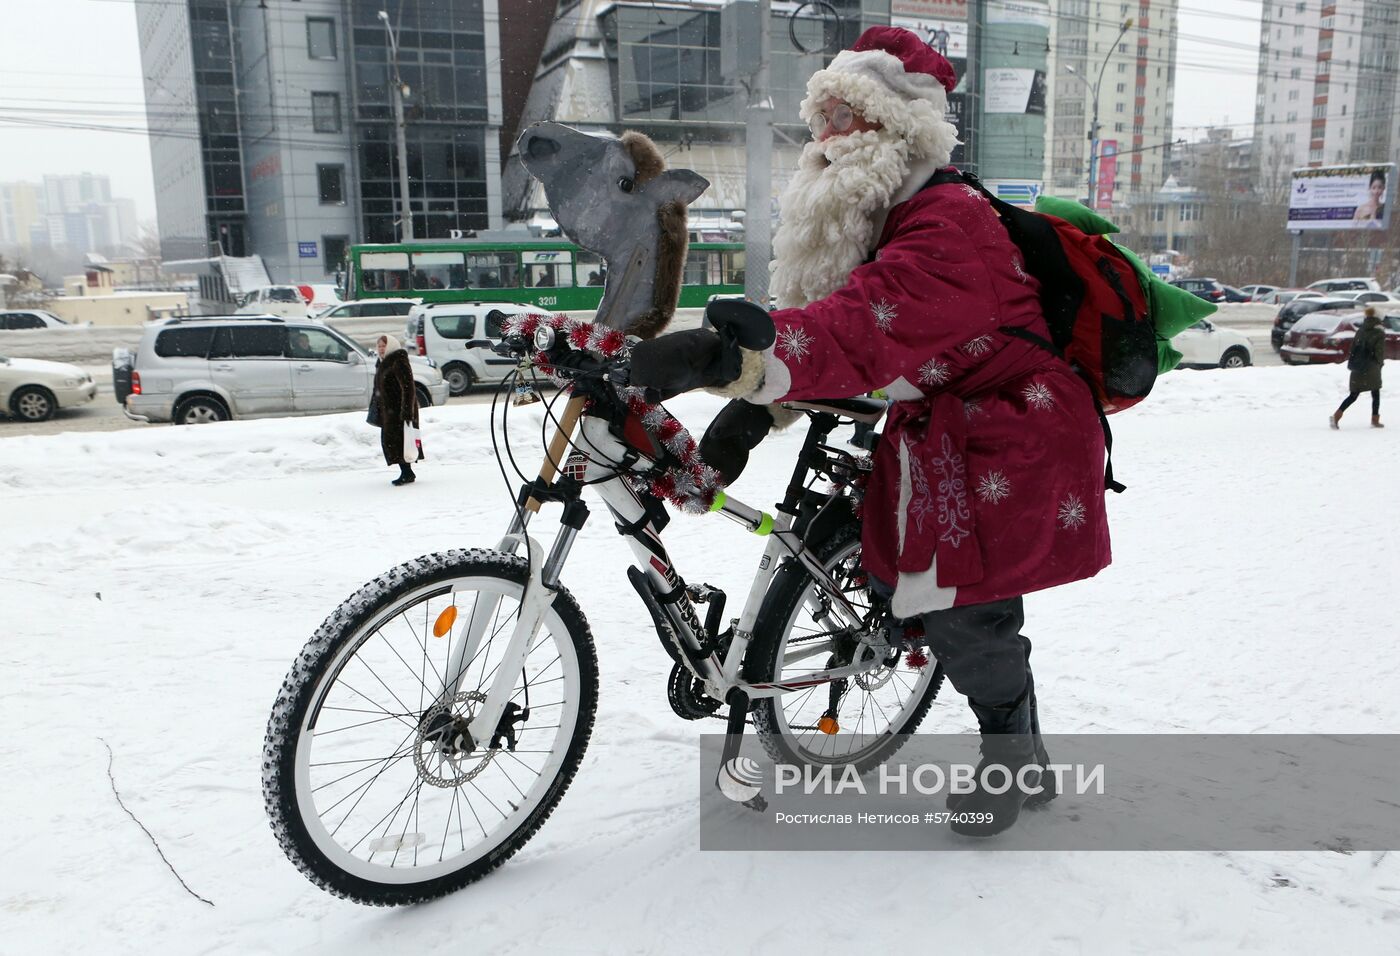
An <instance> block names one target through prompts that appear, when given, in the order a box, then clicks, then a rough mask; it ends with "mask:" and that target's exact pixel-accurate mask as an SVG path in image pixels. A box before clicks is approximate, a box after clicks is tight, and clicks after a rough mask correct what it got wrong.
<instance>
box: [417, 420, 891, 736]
mask: <svg viewBox="0 0 1400 956" xmlns="http://www.w3.org/2000/svg"><path fill="white" fill-rule="evenodd" d="M575 403H578V404H577V405H576V404H575ZM581 411H582V399H579V398H575V399H573V400H572V401H571V402H570V403H569V406H568V408H567V409H566V411H565V413H564V415H563V417H562V419H561V421H560V424H559V430H558V432H557V433H556V435H555V439H554V441H552V442H551V443H550V448H549V459H548V460H547V461H546V463H545V467H544V468H543V469H542V470H541V477H542V478H543V479H544V480H545V481H546V482H549V481H551V480H552V478H553V475H554V473H555V471H557V469H558V466H559V464H560V462H561V460H562V459H563V458H564V457H565V453H566V451H567V449H568V447H569V444H570V438H571V435H572V431H573V426H574V424H575V422H577V421H578V420H579V419H580V417H581V420H582V428H581V441H580V442H579V444H578V447H580V448H581V450H582V451H583V453H584V454H586V456H587V458H588V461H587V465H586V469H585V471H584V480H585V481H586V482H596V484H591V485H589V487H591V488H593V489H594V490H595V491H596V492H597V493H598V496H599V497H600V498H602V500H603V503H604V504H605V505H607V507H608V510H609V511H610V512H611V513H612V516H613V518H614V519H615V520H616V522H617V523H618V524H619V526H637V525H638V524H639V523H640V528H639V529H638V530H637V532H636V533H631V534H628V533H625V532H624V535H625V536H626V538H627V541H628V544H629V545H630V546H631V548H632V553H633V554H634V555H635V557H636V559H637V566H638V567H640V568H641V569H642V571H643V573H644V574H645V575H646V578H647V582H648V584H649V585H650V586H651V587H652V591H653V594H654V595H656V596H658V597H660V596H661V595H666V596H667V600H666V602H665V603H662V604H661V605H660V606H661V609H662V613H663V614H664V615H665V616H666V619H667V623H669V624H670V626H671V630H672V632H673V633H674V634H675V635H676V638H677V640H679V641H680V642H681V643H682V645H683V647H684V651H683V652H682V653H681V660H683V661H685V662H686V663H687V666H689V667H690V669H691V670H692V671H693V672H694V674H695V676H696V677H698V678H699V679H701V680H702V681H704V683H705V692H706V694H708V695H709V696H711V697H713V698H714V699H715V700H722V701H724V700H728V699H729V695H730V693H731V691H733V690H734V689H736V688H737V689H739V690H741V691H742V692H743V693H744V694H745V695H747V697H748V698H749V699H752V698H757V697H776V696H779V695H781V694H786V693H789V692H791V691H795V690H802V689H804V688H808V687H811V686H813V685H816V684H825V683H830V682H831V681H834V680H839V679H841V678H844V677H852V676H855V675H857V674H860V673H864V672H865V671H868V670H870V668H871V667H872V662H871V661H870V660H869V659H866V660H858V659H856V658H853V661H856V662H854V663H852V664H849V665H846V666H842V667H836V668H830V669H827V670H823V671H817V672H815V673H811V674H807V675H804V676H803V677H802V679H800V680H793V681H779V682H773V683H748V682H745V681H743V680H741V679H740V677H739V673H740V669H741V667H742V665H743V661H744V655H745V654H746V652H747V651H748V647H749V642H750V641H751V640H752V638H753V630H754V626H755V624H756V623H757V621H758V616H759V612H760V611H761V609H762V607H763V601H764V597H765V596H766V595H767V593H768V588H769V585H770V584H771V583H772V581H773V577H774V575H775V574H776V573H777V571H778V567H779V565H780V563H781V561H782V560H783V559H784V558H788V557H790V558H792V559H794V560H797V561H800V562H801V563H802V564H803V566H804V567H805V568H806V569H807V571H808V573H809V574H811V576H812V579H813V581H814V582H815V584H816V586H815V587H814V588H812V589H809V591H808V593H807V594H806V595H805V596H804V600H805V601H806V602H807V603H808V606H809V607H810V608H811V609H812V611H813V612H814V615H816V616H818V620H819V622H820V623H822V624H823V626H825V627H827V629H828V630H832V631H834V630H837V629H849V630H851V631H853V632H854V633H856V634H857V635H860V636H861V638H862V640H863V641H870V640H871V635H868V634H865V633H864V623H863V622H862V620H861V615H860V612H859V611H857V610H856V608H855V607H853V606H852V605H851V604H850V602H849V601H847V600H846V598H845V596H844V595H843V594H842V593H841V590H840V588H839V587H838V586H837V585H836V584H835V582H833V581H832V579H831V576H830V575H829V574H828V573H827V571H826V569H825V568H823V567H822V566H821V564H820V562H819V561H818V560H817V559H816V557H815V556H814V555H813V554H812V553H810V552H809V551H808V550H807V549H806V548H805V547H804V546H803V544H802V542H801V541H800V540H798V538H797V536H796V535H795V534H794V533H793V532H792V531H791V527H792V517H791V516H790V515H787V514H783V513H779V514H778V515H777V516H776V517H770V516H768V515H765V514H763V513H762V512H760V511H758V510H757V509H754V508H751V507H749V506H748V505H745V504H744V503H742V502H740V501H737V500H735V499H733V498H730V497H728V496H722V497H721V498H720V499H719V503H718V504H717V506H716V508H715V509H714V510H715V511H717V512H718V513H720V514H722V515H724V516H725V517H728V518H730V519H731V520H733V521H735V522H737V523H738V524H740V525H742V526H744V527H745V528H746V529H748V530H749V531H751V532H754V533H756V534H765V535H766V537H767V538H768V542H767V545H766V547H765V548H764V550H763V556H762V557H761V558H760V559H759V563H758V570H757V572H756V573H755V575H754V579H753V583H752V584H751V585H750V587H749V593H748V597H747V599H746V600H745V602H744V608H743V611H742V612H741V614H740V615H739V617H738V618H737V619H736V620H735V622H734V630H733V639H732V640H731V641H730V644H729V647H728V649H727V650H726V652H725V654H724V656H723V658H722V659H721V658H720V656H719V655H718V654H717V653H716V652H714V651H713V650H712V651H709V652H708V654H705V653H704V652H703V651H702V648H703V647H704V646H705V645H706V644H707V643H708V641H707V637H713V635H706V634H705V631H704V627H703V625H701V623H700V619H699V617H698V616H697V615H696V612H695V608H694V605H693V604H692V603H691V601H690V598H689V596H688V595H687V594H686V593H685V590H684V588H683V587H682V586H681V584H680V578H679V577H678V575H677V574H676V570H675V568H674V566H673V565H672V563H671V559H670V557H669V555H668V554H667V552H666V549H665V547H664V546H663V545H662V543H661V536H660V534H659V532H658V531H657V530H656V529H655V528H654V527H653V526H652V523H651V521H650V520H644V519H647V516H648V512H647V508H646V506H645V505H644V504H643V502H642V500H641V498H640V497H638V495H637V494H636V492H634V491H633V490H632V488H631V486H630V485H629V484H628V483H627V482H626V481H624V480H623V479H622V478H621V477H620V475H619V471H620V469H622V468H623V467H624V465H623V463H624V462H626V461H628V460H629V458H630V459H633V463H632V465H631V466H630V467H631V468H632V470H634V471H638V472H642V471H646V470H647V469H648V468H650V467H651V464H652V463H651V462H650V461H649V460H647V459H645V458H643V459H640V460H636V455H635V453H629V450H628V448H627V447H626V446H625V445H624V444H623V443H622V442H621V441H619V440H618V439H617V438H616V437H615V436H614V435H613V434H612V432H611V431H610V430H609V427H608V423H607V421H606V420H605V419H602V418H597V417H592V416H588V415H580V413H581ZM561 436H562V440H561ZM537 509H538V503H537V502H535V501H533V500H531V501H530V502H529V504H528V505H527V507H526V508H524V509H518V510H517V513H516V516H515V517H514V519H513V520H512V522H511V526H510V528H509V530H508V531H507V532H506V534H505V536H504V537H502V538H501V541H500V544H499V545H497V549H498V550H500V551H502V552H504V553H506V554H512V555H513V554H516V553H517V552H518V550H519V549H520V548H521V547H522V546H523V547H524V548H525V549H526V554H527V560H528V562H529V568H530V574H529V579H528V583H527V584H526V587H525V593H524V595H523V596H522V599H521V606H520V611H519V618H518V619H517V620H516V623H515V626H514V629H513V630H512V632H511V636H510V641H509V643H508V645H507V647H506V650H505V652H504V656H503V658H502V660H501V662H500V663H499V665H498V666H497V668H496V677H495V679H494V680H493V682H492V684H491V688H490V690H489V691H488V693H487V695H486V701H485V702H484V703H483V704H482V706H481V707H480V708H479V710H478V711H477V712H476V714H475V715H474V716H473V717H472V720H471V723H470V725H469V729H470V733H471V737H472V739H473V740H475V741H486V740H490V739H491V737H492V735H494V733H495V731H496V728H497V726H498V725H499V723H500V720H501V714H502V713H503V711H504V709H505V705H506V702H507V701H508V700H509V699H510V697H511V694H512V693H513V689H514V686H515V681H516V678H517V675H518V674H519V673H520V672H521V670H522V668H523V667H524V664H525V659H526V658H527V656H528V655H529V652H530V651H531V650H532V649H533V648H532V645H533V643H534V641H535V638H536V635H537V634H538V633H539V628H540V622H541V621H542V620H543V619H544V615H545V613H546V612H547V611H548V610H549V607H550V605H551V604H552V603H553V601H554V589H555V588H556V587H557V586H558V583H559V575H560V572H561V571H562V569H563V566H564V562H565V561H566V560H567V558H568V555H569V552H570V550H571V549H572V547H573V542H574V539H575V538H576V537H577V535H578V529H577V528H573V527H568V526H567V525H565V526H561V527H560V529H559V532H558V534H557V535H556V537H555V539H554V543H553V545H552V547H551V548H550V551H549V555H548V556H547V557H545V556H544V552H543V548H542V547H541V545H540V544H539V542H538V541H536V540H535V539H534V538H532V537H530V536H529V534H528V533H527V531H526V526H527V524H528V522H529V518H530V515H531V514H532V513H533V512H534V511H535V510H537ZM765 527H766V528H770V529H771V530H769V531H765V530H763V529H764V528H765ZM821 596H824V597H826V598H828V599H829V600H827V601H820V600H818V598H819V597H821ZM499 602H500V598H499V597H495V598H487V597H486V596H485V595H484V594H480V593H478V594H477V599H476V602H475V604H474V605H473V608H472V613H471V615H470V616H469V617H468V618H467V620H466V621H465V622H463V623H462V624H460V625H459V626H460V627H461V628H462V634H463V637H462V638H461V639H458V640H456V641H454V643H453V645H452V647H453V652H452V657H451V659H450V660H449V662H448V667H447V670H446V672H445V673H447V674H450V675H453V676H452V677H451V679H449V680H448V681H447V682H446V684H445V687H444V690H443V699H446V698H448V697H450V696H451V695H452V694H455V693H456V692H457V689H458V688H457V685H458V683H459V681H460V679H461V675H462V674H463V673H464V672H465V670H466V667H467V666H468V665H469V664H470V663H471V661H472V660H473V658H474V657H475V656H476V654H477V651H478V648H479V647H480V645H481V641H482V637H483V635H484V634H485V632H486V628H487V624H488V622H489V621H491V620H492V619H493V618H494V617H495V614H496V610H497V608H498V607H499ZM833 616H834V617H835V618H836V619H833ZM822 618H825V620H822ZM827 647H828V645H827V644H826V642H812V643H805V644H803V645H802V646H801V647H800V648H797V649H794V650H793V651H791V652H789V653H788V654H785V655H784V658H783V661H782V663H783V664H790V663H793V662H794V661H797V660H801V659H803V658H805V657H810V656H813V655H816V654H820V653H823V652H825V651H826V649H827ZM678 650H680V649H678ZM876 663H878V661H876ZM780 673H781V670H780Z"/></svg>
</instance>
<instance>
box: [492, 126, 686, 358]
mask: <svg viewBox="0 0 1400 956" xmlns="http://www.w3.org/2000/svg"><path fill="white" fill-rule="evenodd" d="M518 145H519V152H520V160H521V162H522V163H524V164H525V168H526V169H527V170H528V171H529V173H530V175H532V176H534V177H535V178H536V179H538V180H539V181H540V183H541V185H543V186H544V195H545V201H546V202H547V203H548V204H549V211H550V212H551V213H552V214H553V216H554V220H555V221H556V222H557V223H559V228H560V229H562V230H563V232H564V234H565V235H566V236H568V237H569V238H570V239H571V240H573V241H574V242H575V243H577V244H578V245H579V246H581V247H582V248H584V249H587V250H588V251H590V252H593V253H596V254H597V255H599V256H601V257H602V258H603V261H604V262H606V263H607V267H608V274H607V279H606V280H605V282H604V287H603V300H602V302H601V303H599V305H598V315H597V318H596V319H595V321H596V322H597V323H599V324H601V325H606V326H608V327H609V328H615V329H620V330H622V331H623V332H626V333H627V334H628V335H635V336H638V337H639V338H644V339H646V338H652V337H653V336H656V335H659V334H660V333H661V332H662V331H664V330H665V328H666V326H667V324H668V323H669V322H670V321H671V316H672V315H673V314H674V312H675V310H676V302H677V300H678V299H679V298H680V289H681V272H682V270H683V269H684V267H685V250H686V241H687V236H688V234H687V232H686V206H687V205H689V204H690V203H691V202H693V201H694V200H695V198H696V197H697V196H699V195H700V194H701V193H702V192H704V191H705V189H706V187H708V186H709V185H710V184H709V181H708V180H706V179H705V178H704V177H703V176H700V175H699V174H698V173H695V172H693V171H692V170H689V169H667V168H666V160H665V159H663V158H662V156H661V151H660V150H659V149H657V148H656V144H655V143H653V142H652V141H651V140H650V139H648V138H647V137H646V136H644V135H642V134H641V133H636V132H626V133H623V134H622V136H621V138H619V139H613V138H611V137H603V136H590V135H589V134H587V133H581V132H579V131H578V130H576V129H572V128H570V127H568V126H563V125H561V124H559V123H536V124H535V125H533V126H531V127H530V128H529V129H527V130H525V132H524V133H522V134H521V135H520V142H519V144H518Z"/></svg>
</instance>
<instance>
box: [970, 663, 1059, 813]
mask: <svg viewBox="0 0 1400 956" xmlns="http://www.w3.org/2000/svg"><path fill="white" fill-rule="evenodd" d="M1026 696H1027V697H1028V698H1029V699H1030V708H1031V715H1030V721H1031V722H1030V733H1031V739H1032V741H1033V743H1034V746H1035V762H1036V763H1038V764H1039V765H1040V766H1042V767H1044V766H1045V765H1046V764H1048V763H1049V762H1050V754H1049V753H1047V752H1046V750H1045V741H1044V740H1043V739H1041V736H1040V710H1039V708H1038V707H1037V706H1036V702H1035V676H1034V675H1033V674H1032V673H1031V669H1030V662H1029V661H1027V662H1026ZM968 703H969V704H970V705H972V711H973V713H977V715H978V716H977V722H978V725H979V729H980V730H981V731H982V733H983V734H989V733H999V732H1000V731H996V730H989V729H988V728H987V725H986V724H985V723H983V721H982V715H981V714H980V713H978V710H977V705H975V704H972V702H971V701H968ZM1040 785H1041V787H1042V788H1043V789H1042V790H1041V792H1040V793H1033V794H1031V795H1030V796H1029V797H1027V798H1026V802H1025V806H1026V807H1028V808H1032V809H1034V808H1037V807H1043V806H1045V804H1047V803H1049V802H1050V801H1051V800H1054V799H1055V798H1056V797H1057V796H1059V792H1058V791H1057V790H1056V789H1055V777H1054V775H1052V774H1048V773H1047V774H1041V780H1040ZM966 796H968V794H965V793H953V792H951V791H950V792H949V793H948V797H947V799H946V800H945V801H944V805H945V806H946V807H947V808H948V809H949V810H956V809H958V805H959V804H961V803H962V801H963V798H964V797H966Z"/></svg>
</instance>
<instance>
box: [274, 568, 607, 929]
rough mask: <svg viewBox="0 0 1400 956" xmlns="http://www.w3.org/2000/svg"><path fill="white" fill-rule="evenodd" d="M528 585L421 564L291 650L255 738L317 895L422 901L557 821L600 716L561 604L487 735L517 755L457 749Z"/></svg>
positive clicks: (575, 625)
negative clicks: (467, 649)
mask: <svg viewBox="0 0 1400 956" xmlns="http://www.w3.org/2000/svg"><path fill="white" fill-rule="evenodd" d="M527 580H528V568H527V566H526V563H525V560H524V559H523V558H519V557H512V556H510V555H506V554H502V553H499V552H491V551H449V552H446V553H442V554H433V555H428V556H426V557H422V558H418V559H416V560H414V561H410V562H408V563H406V564H402V565H400V566H399V567H397V568H394V569H393V570H392V571H389V572H388V573H386V574H384V575H382V576H380V577H378V578H376V579H375V580H374V581H371V582H370V583H369V584H366V585H365V586H364V587H362V588H361V589H360V590H359V591H358V592H356V593H355V594H354V595H352V596H351V597H350V598H349V599H348V600H346V601H345V602H344V603H343V604H342V605H341V606H340V607H339V608H337V609H336V611H335V612H334V613H333V614H331V616H330V617H329V618H327V619H326V621H325V623H323V624H322V625H321V627H320V628H319V629H318V630H317V631H316V633H315V635H314V636H313V637H312V638H311V641H310V642H309V643H308V644H307V645H306V647H305V648H304V649H303V650H302V652H301V656H300V657H299V658H298V659H297V661H296V663H295V664H293V665H292V668H291V671H290V672H289V673H288V674H287V678H286V680H285V681H284V682H283V684H282V689H281V692H280V693H279V694H278V696H277V702H276V704H275V705H274V707H273V711H272V717H271V719H270V720H269V721H268V728H267V736H266V739H265V741H264V744H263V796H264V800H265V803H266V807H267V812H268V816H269V818H270V819H271V823H272V829H273V832H274V833H275V834H276V835H277V839H278V842H279V843H280V844H281V846H282V849H283V851H284V852H285V853H286V854H287V856H288V858H290V859H291V861H292V862H293V863H294V864H295V865H296V866H297V868H298V869H299V870H301V872H302V873H303V874H304V875H305V876H306V877H307V878H309V879H310V880H311V881H312V882H313V883H315V884H317V885H318V886H320V887H322V888H323V889H325V890H328V891H329V892H331V893H333V894H335V895H337V896H342V897H346V898H348V899H352V900H355V901H357V902H360V903H369V904H375V905H397V904H405V903H416V902H421V901H423V900H429V899H433V898H435V897H439V896H443V895H445V894H447V893H451V892H453V891H454V890H457V889H460V888H461V887H463V886H466V885H467V884H468V883H471V882H473V881H475V880H477V879H480V878H481V877H482V876H484V875H485V874H487V873H489V872H490V871H491V870H493V869H494V868H496V867H497V866H499V865H500V864H501V863H503V862H505V860H506V859H508V858H509V857H510V856H511V855H512V854H513V853H515V851H517V850H518V849H520V847H521V846H523V845H524V844H525V842H526V841H528V840H529V839H530V837H531V836H533V835H534V833H535V831H536V830H538V829H539V827H540V826H541V824H543V823H544V821H545V820H546V819H547V818H548V816H549V814H550V813H551V812H552V811H553V809H554V807H555V805H556V804H557V803H558V802H559V799H560V798H561V797H562V796H563V794H564V791H565V790H566V789H567V788H568V786H569V782H570V781H571V780H572V779H573V776H574V773H575V772H576V771H577V769H578V765H579V762H580V761H581V760H582V759H583V753H584V750H585V749H586V747H587V745H588V737H589V734H590V733H591V732H592V727H593V716H594V711H595V709H596V707H597V700H598V662H597V657H596V655H595V652H594V647H593V637H592V634H591V633H590V632H589V629H588V624H587V622H586V621H585V620H584V617H583V614H582V612H581V611H580V610H579V608H578V605H577V604H576V603H575V602H574V599H573V597H572V596H571V595H570V594H569V593H568V591H567V590H565V589H563V588H560V589H559V591H558V593H557V594H556V596H555V598H554V601H553V604H552V606H551V607H550V609H549V610H548V612H547V613H546V614H545V617H544V620H543V622H542V624H541V626H540V629H539V631H538V633H537V634H536V635H535V637H534V639H533V640H532V641H531V643H530V646H529V652H528V654H527V656H526V659H525V663H524V666H523V667H522V669H521V671H520V673H519V674H517V675H515V679H514V686H513V688H512V695H511V698H510V701H511V705H514V706H513V707H512V706H511V705H508V706H507V714H508V716H509V717H511V718H513V719H510V720H503V721H502V723H501V724H500V725H499V726H498V728H497V730H498V731H505V730H506V729H507V728H508V729H509V731H510V733H511V734H513V735H514V738H515V739H514V745H513V746H512V745H511V741H510V739H509V734H504V733H503V734H502V736H500V737H499V740H498V743H499V745H493V742H492V741H491V740H478V741H474V742H473V741H472V740H471V738H470V736H469V735H468V734H467V733H466V729H467V725H468V723H469V722H470V720H471V719H472V716H473V715H474V714H475V713H476V712H477V711H478V710H479V709H480V707H481V705H482V704H483V703H484V702H485V699H486V694H487V693H488V692H489V690H490V688H491V685H492V683H493V682H494V680H495V679H496V676H497V672H498V670H499V668H500V666H501V664H502V662H503V658H504V654H505V649H506V645H507V644H508V643H509V639H510V636H511V632H512V631H513V629H514V627H515V623H516V621H517V619H518V617H519V610H520V599H521V596H522V594H523V593H524V590H525V584H526V581H527ZM473 625H475V629H476V630H477V631H478V632H479V633H480V640H479V643H478V644H477V645H476V649H475V652H474V654H473V655H472V656H471V657H470V658H469V659H468V658H466V657H465V655H462V654H460V653H459V654H458V655H457V656H458V657H459V658H461V665H460V667H459V668H457V670H459V671H460V679H458V680H453V679H452V678H453V677H454V676H456V675H453V674H449V670H451V669H452V668H450V667H449V661H451V660H452V659H453V648H454V643H455V642H460V641H464V640H466V639H467V633H468V631H469V630H471V629H472V628H473ZM437 634H440V635H441V636H435V635H437ZM459 651H460V649H459ZM447 686H451V687H452V691H451V692H450V693H448V692H445V691H444V688H445V687H447Z"/></svg>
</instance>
